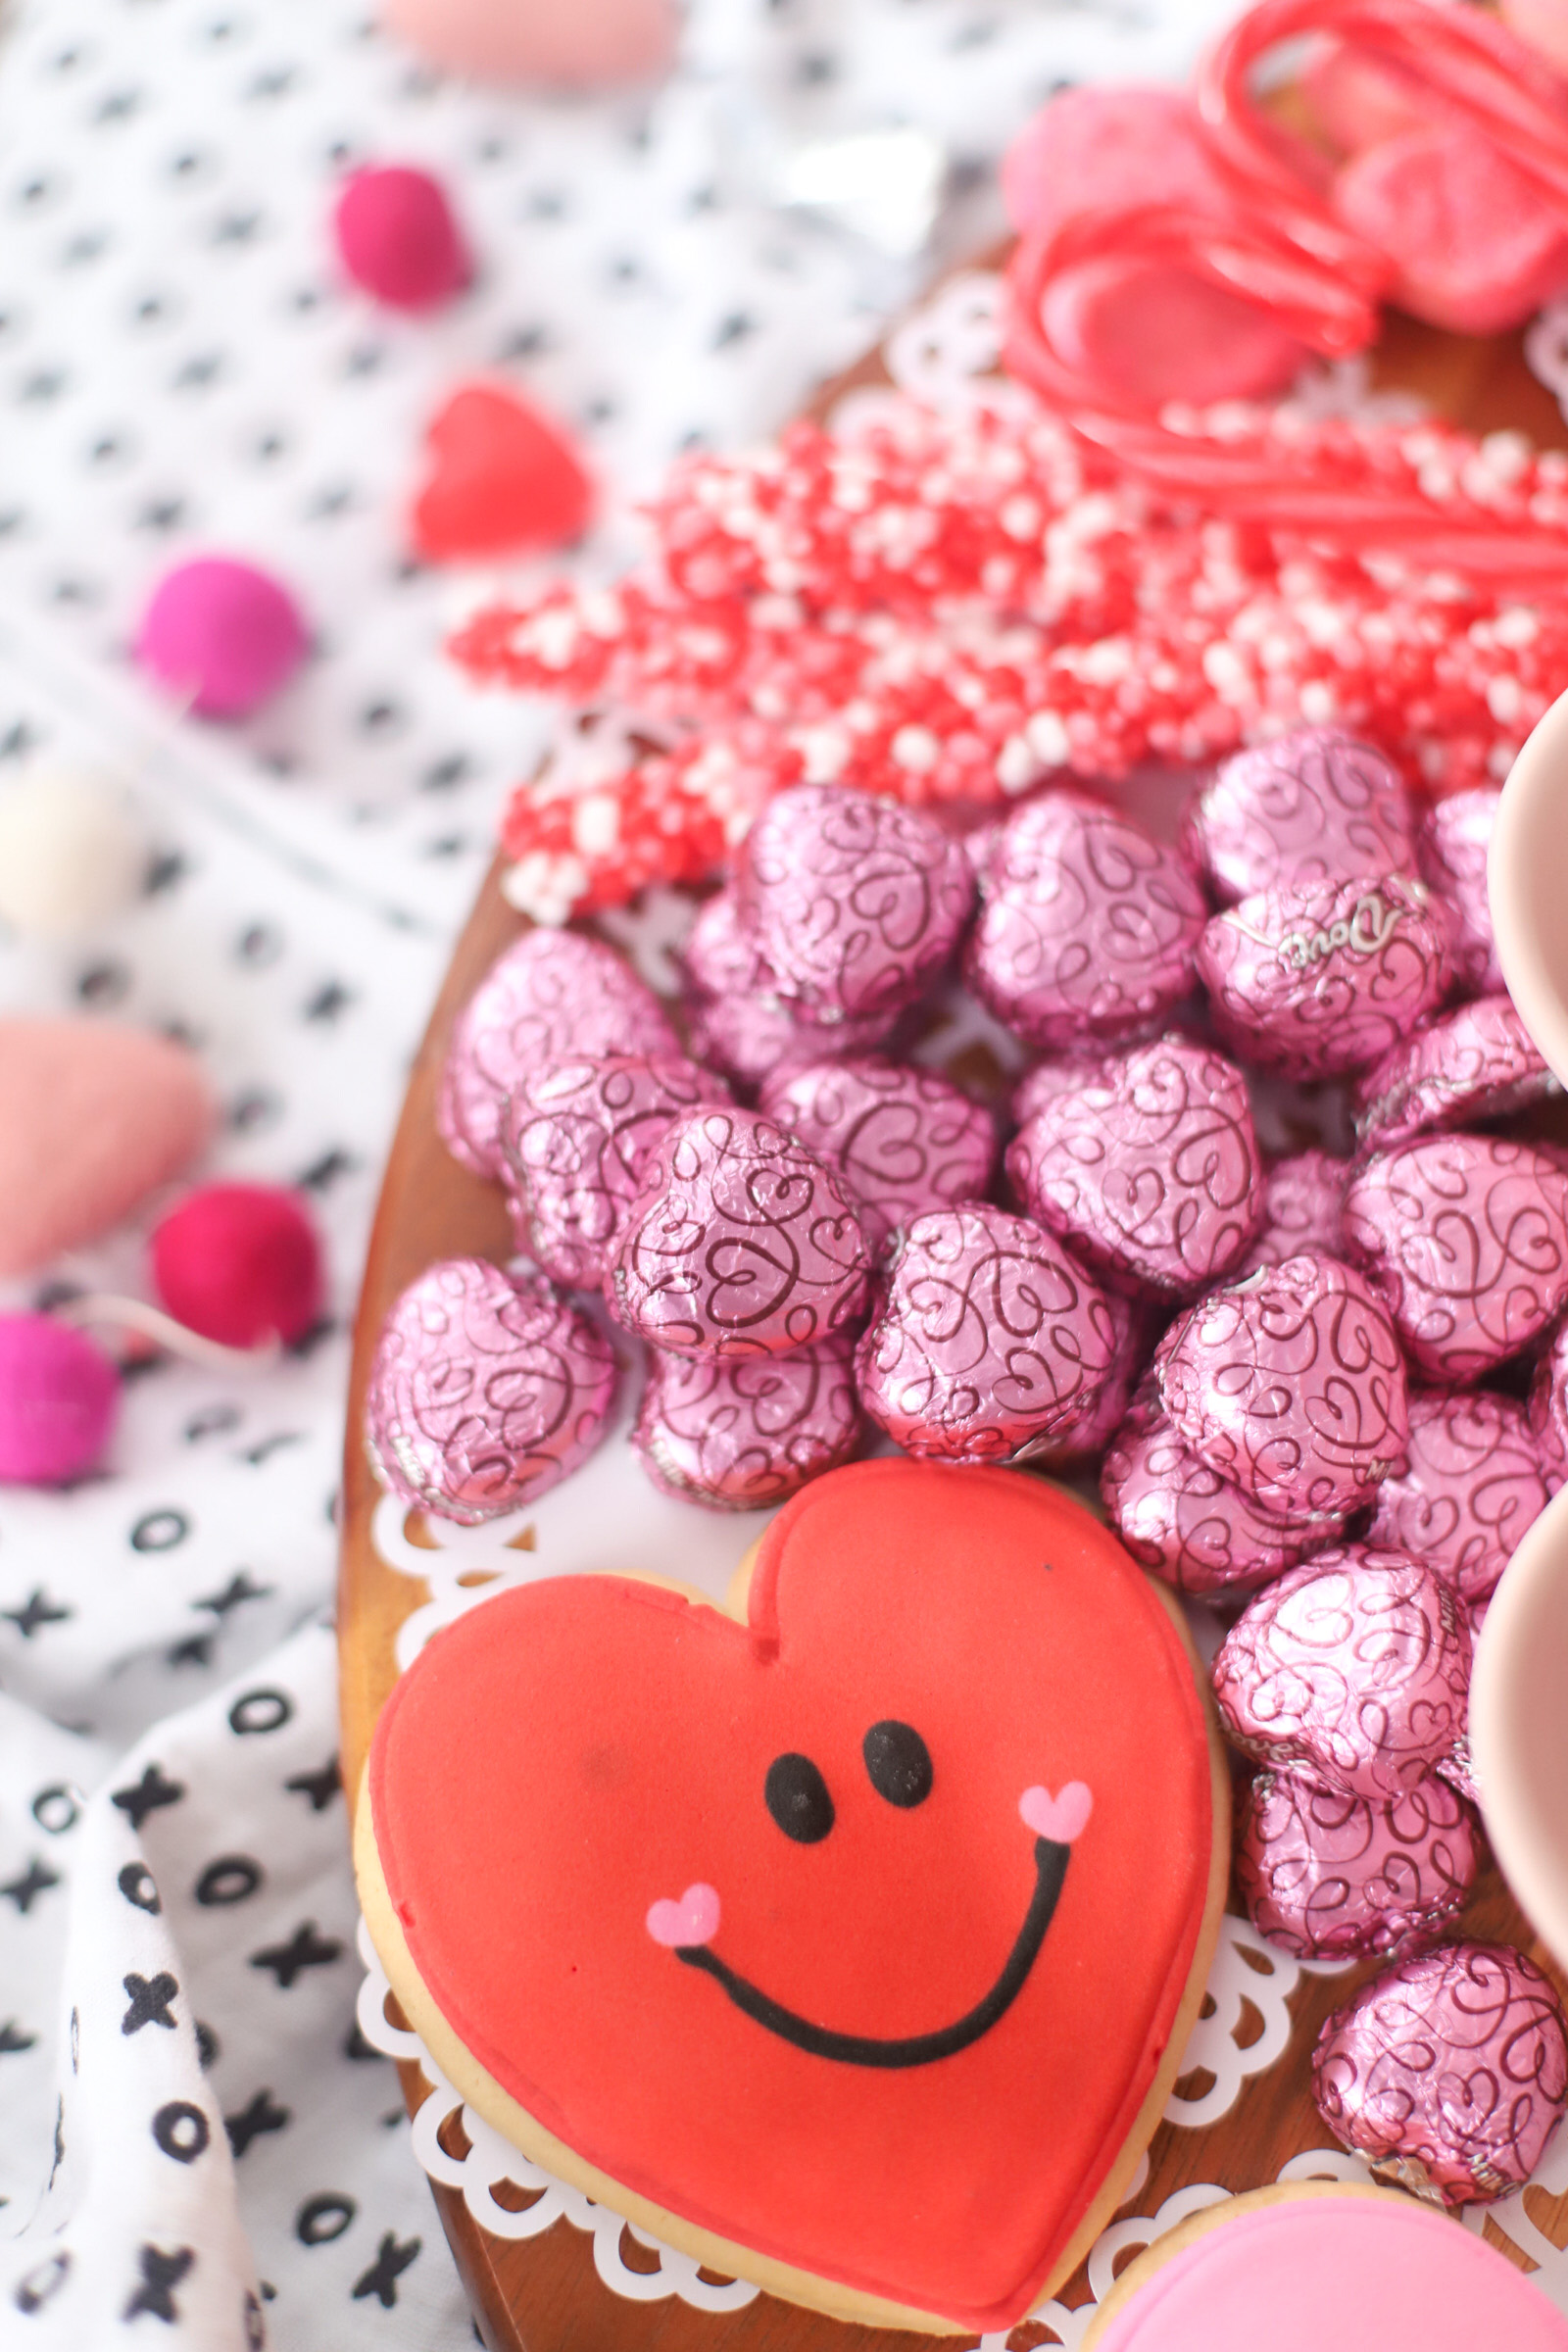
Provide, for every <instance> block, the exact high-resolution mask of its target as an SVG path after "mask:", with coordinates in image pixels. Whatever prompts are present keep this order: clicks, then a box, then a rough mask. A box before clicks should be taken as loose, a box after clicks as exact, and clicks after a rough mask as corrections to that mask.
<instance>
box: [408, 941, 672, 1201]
mask: <svg viewBox="0 0 1568 2352" xmlns="http://www.w3.org/2000/svg"><path fill="white" fill-rule="evenodd" d="M680 1050H681V1049H680V1041H679V1039H678V1038H677V1037H676V1035H675V1032H674V1030H673V1029H672V1028H671V1027H670V1025H669V1022H668V1020H667V1018H666V1017H665V1014H664V1011H663V1008H662V1005H660V1003H659V1000H658V998H657V997H656V996H655V995H654V993H653V991H652V989H649V988H645V987H644V985H643V983H642V982H641V981H640V980H639V979H638V978H637V975H636V974H635V972H633V971H632V970H631V968H630V966H629V965H628V964H626V963H624V962H623V961H622V960H621V958H620V956H617V955H616V954H615V952H614V950H613V948H607V947H605V946H604V945H603V944H602V943H601V942H600V941H599V940H596V939H584V938H582V937H581V935H580V934H579V933H577V932H575V931H550V930H543V929H541V930H535V931H525V932H524V933H523V936H522V937H521V939H518V940H514V942H513V944H512V946H511V947H510V948H508V949H506V950H505V952H504V953H503V954H502V955H500V956H497V958H496V960H495V962H494V963H493V964H492V965H491V966H490V969H489V971H488V972H487V973H486V974H485V976H484V978H483V980H481V981H480V983H479V986H478V987H477V988H476V989H475V990H474V993H473V995H472V996H471V997H470V998H469V999H468V1002H467V1004H466V1005H465V1006H464V1008H463V1010H462V1012H461V1013H459V1015H458V1018H457V1020H456V1022H455V1023H454V1024H453V1030H452V1042H451V1044H450V1046H449V1047H448V1049H447V1059H446V1067H445V1069H444V1070H443V1072H442V1075H441V1092H440V1097H439V1099H438V1102H437V1104H436V1125H437V1127H438V1128H439V1129H440V1132H441V1140H442V1142H443V1143H444V1144H445V1145H446V1147H447V1150H448V1151H449V1152H451V1153H452V1155H453V1157H454V1158H455V1159H459V1160H461V1161H462V1162H463V1165H464V1166H465V1167H466V1168H471V1169H472V1171H473V1173H474V1174H475V1175H476V1176H499V1175H500V1174H501V1172H502V1166H503V1160H502V1152H501V1113H502V1107H503V1105H504V1103H505V1102H506V1098H507V1095H508V1094H509V1092H510V1091H511V1089H512V1088H513V1087H514V1086H515V1085H516V1083H517V1081H518V1079H519V1078H523V1077H526V1076H527V1075H528V1073H529V1072H530V1071H532V1070H536V1069H537V1068H538V1067H539V1065H540V1063H541V1062H545V1061H554V1060H556V1059H557V1058H558V1057H559V1056H560V1055H561V1054H679V1053H680Z"/></svg>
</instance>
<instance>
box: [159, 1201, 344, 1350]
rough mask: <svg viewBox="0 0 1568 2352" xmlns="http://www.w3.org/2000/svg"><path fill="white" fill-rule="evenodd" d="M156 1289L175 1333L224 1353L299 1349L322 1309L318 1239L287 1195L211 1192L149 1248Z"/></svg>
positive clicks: (189, 1204)
mask: <svg viewBox="0 0 1568 2352" xmlns="http://www.w3.org/2000/svg"><path fill="white" fill-rule="evenodd" d="M152 1258H153V1281H154V1283H155V1285H156V1287H157V1291H158V1296H159V1298H160V1299H162V1300H163V1303H164V1305H165V1306H166V1307H167V1308H168V1309H169V1312H170V1313H171V1314H172V1316H173V1317H174V1319H175V1321H176V1322H178V1323H183V1324H184V1325H185V1326H186V1327H187V1329H188V1330H191V1331H199V1332H200V1333H201V1335H202V1337H203V1338H204V1339H208V1340H218V1341H221V1343H222V1345H223V1346H224V1347H225V1348H256V1347H260V1346H261V1345H263V1343H265V1342H266V1341H268V1340H270V1339H273V1338H277V1339H281V1340H285V1341H286V1340H297V1339H299V1338H301V1337H302V1335H303V1334H304V1333H305V1332H307V1331H309V1329H310V1327H311V1325H312V1324H313V1323H314V1322H315V1320H316V1316H317V1311H318V1309H319V1306H320V1303H321V1253H320V1248H319V1243H318V1241H317V1238H316V1229H315V1227H314V1226H313V1225H312V1223H311V1221H310V1218H309V1217H308V1216H307V1215H306V1213H305V1210H304V1209H303V1207H302V1206H301V1205H300V1202H299V1201H298V1199H297V1197H296V1196H295V1195H294V1194H293V1193H287V1192H283V1191H280V1190H278V1189H277V1188H275V1187H273V1186H271V1185H265V1184H209V1185H205V1186H204V1187H203V1188H202V1190H201V1191H200V1192H197V1193H192V1194H190V1195H189V1197H188V1198H187V1199H186V1200H184V1201H181V1202H180V1203H179V1206H178V1207H177V1208H173V1209H171V1210H170V1213H169V1215H168V1216H167V1217H165V1219H164V1221H163V1223H162V1224H161V1225H160V1226H159V1227H158V1230H157V1231H156V1233H155V1234H154V1235H153V1239H152Z"/></svg>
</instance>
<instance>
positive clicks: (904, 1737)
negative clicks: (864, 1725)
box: [860, 1720, 931, 1812]
mask: <svg viewBox="0 0 1568 2352" xmlns="http://www.w3.org/2000/svg"><path fill="white" fill-rule="evenodd" d="M860 1753H861V1755H862V1756H863V1757H864V1758H865V1769H866V1771H867V1772H868V1773H869V1775H870V1778H871V1786H872V1788H873V1789H875V1790H876V1792H877V1794H878V1796H885V1797H886V1798H887V1800H888V1803H889V1804H890V1805H898V1806H899V1807H900V1808H901V1810H903V1811H905V1812H907V1811H908V1809H909V1807H910V1806H911V1805H922V1804H924V1802H925V1800H926V1798H927V1797H928V1796H929V1795H930V1793H931V1750H930V1749H929V1748H928V1747H927V1745H926V1743H925V1741H924V1740H922V1739H921V1737H920V1735H919V1733H918V1732H917V1731H916V1730H915V1729H914V1727H913V1725H912V1724H908V1723H897V1722H894V1721H891V1720H890V1721H888V1722H886V1723H873V1724H872V1726H871V1729H870V1730H869V1731H868V1732H867V1733H866V1735H865V1738H864V1739H863V1740H861V1742H860Z"/></svg>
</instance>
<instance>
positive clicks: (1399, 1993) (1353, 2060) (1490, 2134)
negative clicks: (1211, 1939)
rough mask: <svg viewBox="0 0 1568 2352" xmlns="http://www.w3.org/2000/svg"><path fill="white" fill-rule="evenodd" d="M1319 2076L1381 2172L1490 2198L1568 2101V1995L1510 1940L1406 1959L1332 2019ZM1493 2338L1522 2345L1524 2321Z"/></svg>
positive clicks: (1444, 2194)
mask: <svg viewBox="0 0 1568 2352" xmlns="http://www.w3.org/2000/svg"><path fill="white" fill-rule="evenodd" d="M1312 2089H1313V2096H1314V2097H1315V2099H1316V2101H1317V2107H1318V2113H1319V2114H1320V2115H1321V2116H1322V2118H1323V2121H1324V2122H1325V2123H1326V2124H1327V2125H1328V2127H1329V2130H1330V2131H1332V2132H1333V2133H1334V2136H1335V2137H1336V2139H1338V2140H1341V2141H1343V2143H1344V2144H1345V2146H1346V2147H1348V2148H1354V2149H1356V2150H1357V2151H1358V2152H1359V2153H1360V2154H1361V2155H1363V2156H1365V2157H1366V2158H1367V2160H1368V2162H1369V2163H1370V2165H1371V2167H1372V2170H1373V2172H1374V2173H1375V2174H1376V2175H1377V2177H1378V2178H1379V2179H1380V2180H1397V2182H1398V2183H1399V2185H1400V2187H1401V2188H1408V2189H1413V2190H1414V2191H1415V2193H1416V2195H1417V2196H1422V2197H1428V2198H1430V2199H1431V2200H1432V2201H1433V2202H1434V2203H1441V2204H1444V2205H1448V2206H1458V2205H1475V2204H1485V2203H1488V2202H1490V2201H1491V2200H1492V2199H1493V2198H1495V2197H1504V2196H1507V2195H1508V2194H1509V2193H1510V2192H1511V2191H1512V2190H1514V2189H1518V2188H1523V2186H1524V2184H1525V2182H1526V2181H1527V2180H1529V2179H1530V2176H1531V2174H1532V2173H1533V2172H1534V2171H1535V2169H1536V2167H1537V2165H1538V2164H1539V2163H1540V2161H1541V2158H1542V2156H1543V2154H1544V2150H1545V2145H1546V2142H1547V2140H1548V2139H1549V2138H1550V2136H1551V2133H1552V2131H1554V2130H1555V2128H1556V2126H1557V2125H1558V2123H1559V2122H1560V2121H1561V2119H1562V2115H1563V2111H1564V2107H1565V2105H1568V2036H1565V2034H1564V2026H1563V2013H1562V2004H1561V2002H1560V2001H1559V2000H1558V1998H1557V1995H1556V1993H1555V1991H1554V1990H1553V1989H1552V1985H1551V1983H1550V1980H1549V1979H1548V1978H1546V1977H1545V1976H1544V1975H1543V1974H1542V1972H1541V1970H1540V1969H1539V1968H1538V1967H1537V1966H1536V1964H1535V1962H1534V1961H1533V1960H1527V1959H1526V1957H1525V1955H1524V1953H1523V1952H1517V1951H1514V1950H1513V1949H1512V1948H1511V1946H1509V1945H1507V1944H1500V1943H1499V1944H1489V1943H1450V1944H1447V1945H1446V1946H1445V1947H1444V1949H1443V1950H1441V1951H1436V1952H1427V1953H1425V1954H1423V1955H1422V1956H1420V1957H1419V1958H1416V1959H1411V1960H1401V1961H1400V1962H1399V1963H1398V1964H1397V1966H1396V1967H1394V1968H1390V1969H1386V1970H1385V1971H1384V1973H1383V1974H1382V1976H1380V1977H1374V1978H1373V1980H1372V1982H1371V1984H1370V1985H1362V1986H1361V1988H1360V1990H1359V1991H1358V1992H1357V1993H1355V1994H1354V1995H1353V1996H1352V1997H1351V1999H1350V2000H1349V2001H1348V2002H1347V2003H1346V2005H1345V2007H1344V2008H1343V2009H1337V2010H1335V2012H1334V2014H1333V2016H1332V2017H1330V2018H1329V2019H1328V2020H1327V2021H1326V2023H1325V2024H1324V2027H1323V2030H1322V2032H1321V2033H1320V2034H1319V2035H1318V2037H1317V2047H1316V2049H1315V2050H1314V2051H1313V2053H1312ZM1485 2340H1486V2341H1488V2342H1490V2343H1494V2344H1496V2345H1497V2346H1498V2347H1499V2352H1500V2347H1501V2346H1502V2345H1503V2344H1507V2346H1508V2347H1509V2352H1513V2344H1514V2338H1513V2337H1512V2336H1511V2335H1507V2334H1498V2333H1497V2332H1495V2330H1491V2329H1489V2330H1488V2332H1487V2335H1486V2338H1485Z"/></svg>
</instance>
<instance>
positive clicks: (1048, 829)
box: [964, 787, 1207, 1054]
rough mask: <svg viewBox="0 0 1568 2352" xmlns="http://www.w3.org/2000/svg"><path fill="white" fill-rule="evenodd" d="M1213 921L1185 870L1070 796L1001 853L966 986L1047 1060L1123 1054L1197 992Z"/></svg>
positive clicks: (1034, 815)
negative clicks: (1207, 924)
mask: <svg viewBox="0 0 1568 2352" xmlns="http://www.w3.org/2000/svg"><path fill="white" fill-rule="evenodd" d="M1206 915H1207V908H1206V907H1205V905H1204V902H1203V894H1202V892H1201V889H1200V888H1199V885H1198V883H1197V880H1196V879H1195V877H1194V875H1193V874H1192V872H1191V870H1190V868H1189V867H1188V865H1187V864H1186V862H1185V860H1184V859H1183V858H1181V857H1180V856H1178V854H1177V853H1176V852H1175V851H1174V850H1169V849H1166V848H1164V847H1162V846H1161V844H1159V843H1158V842H1156V841H1154V840H1153V839H1152V837H1151V836H1150V835H1149V834H1148V833H1146V832H1145V831H1144V829H1143V827H1142V826H1141V825H1139V824H1137V823H1135V822H1134V820H1133V819H1132V818H1131V817H1130V816H1124V815H1123V814H1122V813H1121V812H1120V810H1118V809H1111V808H1108V807H1106V806H1105V804H1104V803H1103V802H1101V801H1097V800H1095V799H1094V798H1093V797H1092V796H1091V795H1090V794H1088V793H1084V792H1079V791H1077V790H1075V789H1073V788H1071V787H1055V788H1054V789H1053V790H1051V791H1049V792H1046V793H1043V794H1041V796H1040V797H1039V799H1038V800H1032V801H1028V802H1026V803H1025V804H1024V806H1023V807H1022V808H1021V809H1016V810H1015V811H1014V813H1013V814H1012V815H1011V816H1010V817H1009V818H1008V820H1007V823H1006V825H1005V827H1004V829H1003V832H1002V835H1001V837H1000V839H999V840H998V842H997V843H996V845H995V846H994V848H993V850H992V854H991V858H990V862H989V865H988V867H987V873H986V887H985V891H984V895H983V898H982V903H981V908H980V916H979V920H978V921H977V922H976V924H975V927H974V932H973V934H972V936H971V938H970V942H969V947H968V951H967V955H966V957H965V967H964V968H965V975H966V977H967V979H968V982H969V986H970V987H971V988H972V989H973V990H974V993H975V995H976V996H977V997H979V999H980V1001H981V1003H982V1004H983V1005H986V1006H987V1007H988V1009H989V1010H990V1011H992V1012H994V1013H995V1014H996V1016H997V1018H998V1020H1000V1021H1004V1022H1005V1023H1006V1025H1007V1027H1008V1028H1009V1029H1013V1030H1015V1031H1016V1032H1017V1034H1018V1035H1019V1036H1020V1037H1021V1038H1023V1039H1025V1040H1026V1042H1027V1043H1028V1044H1030V1045H1032V1046H1038V1047H1039V1048H1040V1049H1041V1050H1042V1051H1043V1052H1047V1053H1060V1054H1072V1053H1080V1054H1081V1053H1087V1052H1090V1051H1092V1050H1093V1049H1095V1048H1096V1047H1103V1046H1114V1045H1122V1044H1126V1043H1128V1042H1129V1041H1131V1040H1132V1039H1133V1038H1135V1037H1138V1036H1140V1035H1147V1034H1148V1033H1149V1032H1150V1030H1152V1029H1153V1028H1155V1027H1157V1026H1158V1024H1159V1023H1160V1022H1162V1021H1163V1020H1164V1018H1165V1016H1166V1015H1167V1014H1168V1013H1169V1012H1170V1010H1171V1009H1172V1007H1173V1006H1174V1005H1177V1004H1179V1003H1180V1001H1181V999H1182V998H1183V997H1185V996H1187V995H1188V994H1189V993H1190V991H1191V989H1192V986H1193V956H1194V953H1195V951H1196V949H1197V946H1198V942H1199V939H1200V938H1201V934H1202V929H1203V924H1204V921H1205V919H1206Z"/></svg>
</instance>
